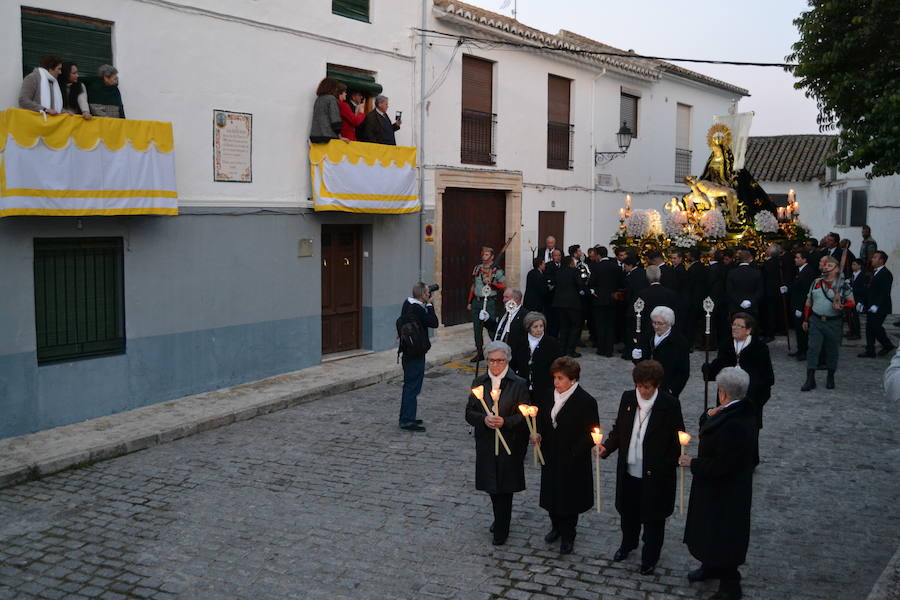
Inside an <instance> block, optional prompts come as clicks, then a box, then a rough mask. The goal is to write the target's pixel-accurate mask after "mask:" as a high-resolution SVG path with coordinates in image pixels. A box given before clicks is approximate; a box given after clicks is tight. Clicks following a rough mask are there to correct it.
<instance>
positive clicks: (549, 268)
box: [544, 248, 562, 343]
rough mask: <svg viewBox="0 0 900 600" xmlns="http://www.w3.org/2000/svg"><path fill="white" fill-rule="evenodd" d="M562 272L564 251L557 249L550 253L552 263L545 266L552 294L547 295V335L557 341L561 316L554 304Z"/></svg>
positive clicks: (548, 286) (545, 275)
mask: <svg viewBox="0 0 900 600" xmlns="http://www.w3.org/2000/svg"><path fill="white" fill-rule="evenodd" d="M561 270H562V250H560V249H559V248H556V249H554V250H553V251H552V252H550V262H548V263H546V264H545V265H544V277H545V278H546V281H547V289H549V290H550V293H549V294H547V302H546V307H547V315H546V316H547V333H549V334H550V335H552V336H553V337H555V338H557V339H558V338H559V315H558V314H557V312H556V311H555V310H554V309H553V302H554V301H555V298H556V279H557V276H558V275H559V272H560V271H561ZM560 343H562V340H560Z"/></svg>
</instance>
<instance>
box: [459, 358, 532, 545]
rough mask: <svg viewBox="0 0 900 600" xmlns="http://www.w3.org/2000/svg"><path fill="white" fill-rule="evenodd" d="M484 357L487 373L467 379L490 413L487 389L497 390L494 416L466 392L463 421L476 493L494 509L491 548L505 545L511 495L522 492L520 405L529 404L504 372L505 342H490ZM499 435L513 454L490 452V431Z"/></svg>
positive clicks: (520, 385) (515, 379) (521, 385)
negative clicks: (471, 442)
mask: <svg viewBox="0 0 900 600" xmlns="http://www.w3.org/2000/svg"><path fill="white" fill-rule="evenodd" d="M484 354H485V356H487V362H488V368H487V372H486V373H483V374H482V375H480V376H478V377H476V378H475V379H474V380H473V381H472V387H473V388H478V387H481V388H482V390H483V393H484V402H485V404H487V406H488V409H493V400H492V399H491V390H492V389H499V390H500V399H499V402H498V413H499V415H498V416H488V415H487V414H486V413H485V412H484V407H483V406H482V405H481V402H479V401H478V398H476V397H475V396H474V394H472V393H469V401H468V403H467V404H466V422H468V423H469V425H471V426H472V427H474V428H475V489H477V490H482V491H485V492H487V493H488V494H490V496H491V504H492V505H493V509H494V523H493V524H492V525H491V531H492V532H493V534H494V541H493V543H494V545H495V546H499V545H502V544H504V543H506V538H507V536H508V535H509V521H510V517H511V516H512V500H513V494H514V493H515V492H521V491H522V490H524V489H525V468H524V465H523V461H524V459H525V452H526V451H527V450H528V424H527V423H525V419H524V417H522V413H520V412H519V405H520V404H528V402H529V401H530V398H529V396H528V388H527V387H526V384H525V381H524V380H523V379H522V378H521V377H519V376H518V375H516V374H515V373H513V371H512V369H510V368H509V358H510V350H509V346H507V345H506V344H505V343H504V342H491V343H489V344H488V345H487V346H485V348H484ZM495 429H499V430H500V431H501V432H502V433H503V437H504V439H505V440H506V443H507V444H508V445H509V449H510V450H511V451H512V454H507V453H506V449H505V448H504V447H503V444H501V445H500V452H499V453H497V454H494V444H495V442H494V437H495V434H494V430H495Z"/></svg>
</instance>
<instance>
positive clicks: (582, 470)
mask: <svg viewBox="0 0 900 600" xmlns="http://www.w3.org/2000/svg"><path fill="white" fill-rule="evenodd" d="M550 372H551V373H552V374H553V385H554V388H555V390H554V392H553V396H552V397H549V398H545V399H544V400H543V403H542V405H541V406H540V411H539V413H538V419H539V421H538V432H537V433H536V434H534V435H532V442H533V443H539V444H540V445H541V450H542V451H543V453H544V462H545V464H544V467H543V468H542V469H541V500H540V504H541V508H543V509H544V510H546V511H547V512H548V513H549V514H550V522H551V524H552V528H551V529H550V532H549V533H547V535H545V536H544V540H545V541H546V542H547V543H548V544H552V543H553V542H555V541H556V540H558V539H560V538H561V539H562V542H561V543H560V547H559V552H560V554H569V553H571V552H572V550H573V548H574V546H575V528H576V526H577V525H578V515H579V514H581V513H583V512H586V511H588V510H590V509H591V506H593V505H594V485H593V484H594V478H593V474H592V473H591V448H594V447H595V446H594V441H593V439H591V430H592V429H593V428H594V427H597V426H599V423H600V416H599V414H598V412H597V401H596V400H594V397H593V396H591V395H590V394H589V393H587V392H586V391H585V390H584V388H582V387H581V386H579V385H578V378H579V377H580V376H581V367H580V366H579V365H578V362H577V361H575V360H574V359H572V358H570V357H568V356H563V357H561V358H557V359H556V360H555V361H553V364H552V365H551V366H550Z"/></svg>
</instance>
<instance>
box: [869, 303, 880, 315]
mask: <svg viewBox="0 0 900 600" xmlns="http://www.w3.org/2000/svg"><path fill="white" fill-rule="evenodd" d="M869 312H870V313H872V314H875V313H877V312H878V307H877V306H876V305H874V304H873V305H872V306H870V307H869Z"/></svg>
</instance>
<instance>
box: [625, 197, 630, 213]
mask: <svg viewBox="0 0 900 600" xmlns="http://www.w3.org/2000/svg"><path fill="white" fill-rule="evenodd" d="M625 206H626V207H627V208H628V209H629V210H630V209H631V194H625Z"/></svg>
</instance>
